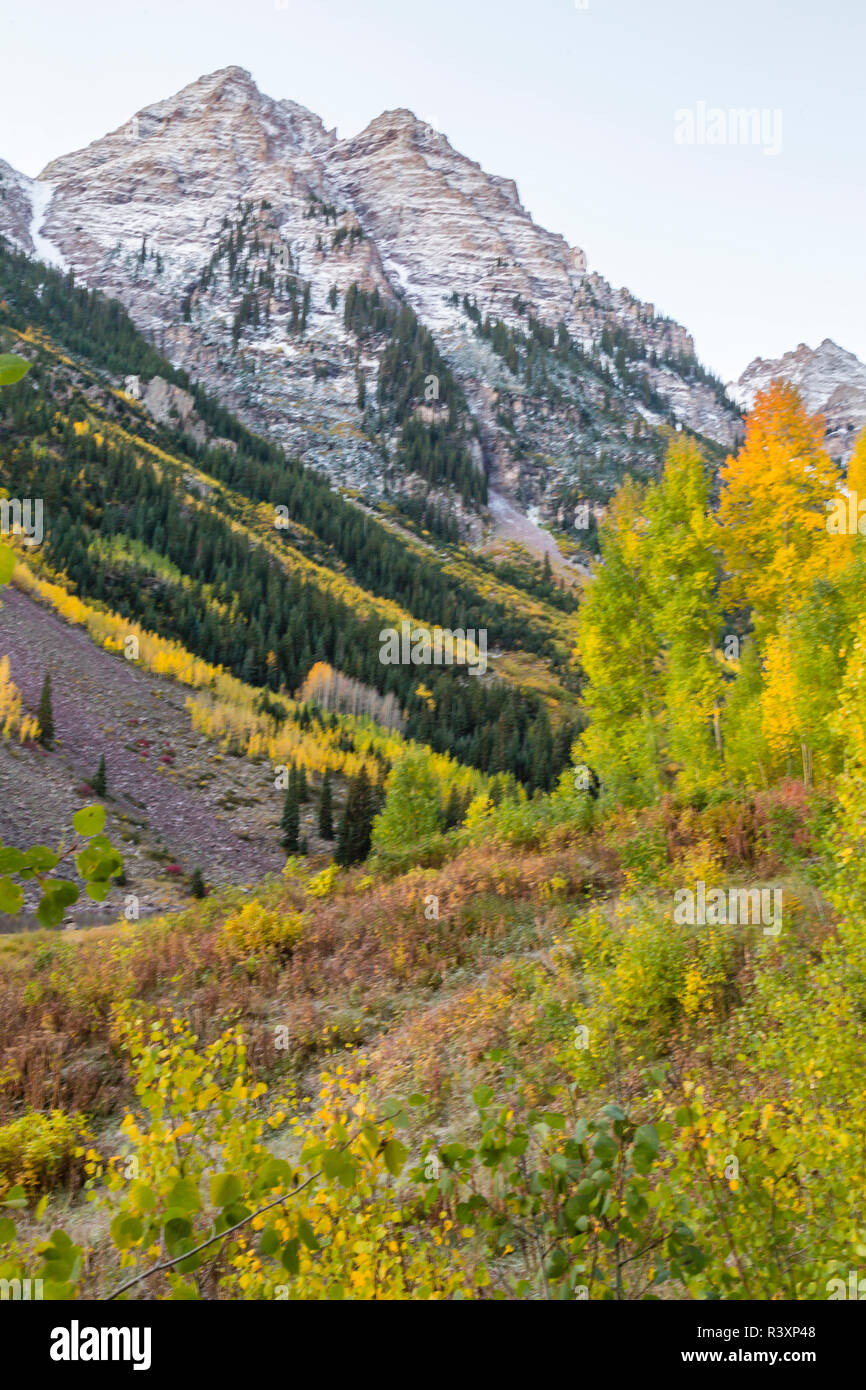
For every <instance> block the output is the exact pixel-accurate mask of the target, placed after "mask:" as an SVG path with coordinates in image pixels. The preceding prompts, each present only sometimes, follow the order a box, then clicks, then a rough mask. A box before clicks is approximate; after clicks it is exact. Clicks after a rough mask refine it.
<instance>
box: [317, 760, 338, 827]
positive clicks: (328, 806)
mask: <svg viewBox="0 0 866 1390" xmlns="http://www.w3.org/2000/svg"><path fill="white" fill-rule="evenodd" d="M319 834H320V835H321V837H322V839H323V840H333V838H334V808H333V797H332V795H331V771H330V768H329V769H327V770H326V772H325V776H324V778H323V779H322V794H321V796H320V798H319Z"/></svg>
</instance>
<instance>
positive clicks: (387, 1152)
mask: <svg viewBox="0 0 866 1390" xmlns="http://www.w3.org/2000/svg"><path fill="white" fill-rule="evenodd" d="M408 1152H409V1150H408V1149H407V1148H406V1146H405V1145H404V1144H401V1143H400V1140H399V1139H389V1140H388V1142H387V1144H386V1145H385V1148H384V1150H383V1154H384V1158H385V1167H386V1168H387V1169H388V1172H389V1173H390V1174H391V1176H392V1177H393V1178H397V1177H399V1176H400V1172H401V1170H402V1168H403V1164H404V1163H405V1162H406V1157H407V1155H408Z"/></svg>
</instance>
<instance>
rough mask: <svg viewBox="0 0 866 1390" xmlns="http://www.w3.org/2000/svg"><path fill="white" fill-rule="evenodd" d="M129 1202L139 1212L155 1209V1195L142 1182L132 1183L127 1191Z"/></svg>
mask: <svg viewBox="0 0 866 1390" xmlns="http://www.w3.org/2000/svg"><path fill="white" fill-rule="evenodd" d="M129 1200H130V1201H131V1202H132V1204H133V1206H134V1207H137V1208H138V1210H139V1211H153V1210H154V1209H155V1207H156V1194H155V1193H154V1192H153V1190H152V1189H151V1188H149V1187H148V1186H147V1184H146V1183H143V1182H134V1183H133V1184H132V1186H131V1187H130V1189H129Z"/></svg>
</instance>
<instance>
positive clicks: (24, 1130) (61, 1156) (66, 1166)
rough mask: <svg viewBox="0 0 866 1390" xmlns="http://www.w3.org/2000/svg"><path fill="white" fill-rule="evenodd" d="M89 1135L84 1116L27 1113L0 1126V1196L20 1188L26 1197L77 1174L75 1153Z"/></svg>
mask: <svg viewBox="0 0 866 1390" xmlns="http://www.w3.org/2000/svg"><path fill="white" fill-rule="evenodd" d="M89 1138H90V1134H89V1132H88V1130H87V1128H86V1126H85V1124H84V1117H83V1115H79V1114H74V1115H67V1114H66V1112H65V1111H63V1110H52V1111H51V1114H50V1115H43V1114H41V1113H40V1112H39V1111H38V1110H30V1111H28V1112H27V1113H26V1114H25V1115H21V1116H20V1117H19V1118H18V1119H17V1120H12V1121H11V1122H10V1123H9V1124H6V1125H2V1126H0V1196H2V1195H3V1194H4V1193H5V1192H7V1191H8V1190H9V1188H11V1187H23V1189H24V1191H25V1192H26V1194H27V1196H28V1197H35V1196H36V1195H37V1194H38V1193H40V1192H45V1191H47V1190H48V1189H49V1188H51V1187H54V1186H56V1184H57V1183H59V1182H61V1181H62V1180H63V1179H64V1178H66V1177H69V1176H71V1175H72V1174H73V1173H75V1172H76V1171H77V1164H76V1162H75V1158H76V1156H77V1155H76V1151H77V1150H79V1149H80V1146H81V1141H82V1140H84V1139H89Z"/></svg>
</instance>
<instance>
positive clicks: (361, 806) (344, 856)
mask: <svg viewBox="0 0 866 1390" xmlns="http://www.w3.org/2000/svg"><path fill="white" fill-rule="evenodd" d="M374 815H375V801H374V792H373V788H372V787H371V786H370V779H369V777H368V776H367V771H366V769H365V768H363V767H362V768H361V771H360V772H359V773H358V775H357V777H353V778H352V780H351V782H350V783H349V791H348V793H347V796H346V805H345V808H344V810H343V815H342V817H341V819H340V828H339V831H338V833H337V850H336V853H335V855H334V858H335V859H336V861H337V863H338V864H339V865H340V866H341V868H344V869H346V868H348V867H349V865H350V864H359V863H360V862H361V860H362V859H366V858H367V855H368V854H369V853H370V835H371V831H372V827H373V817H374Z"/></svg>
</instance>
